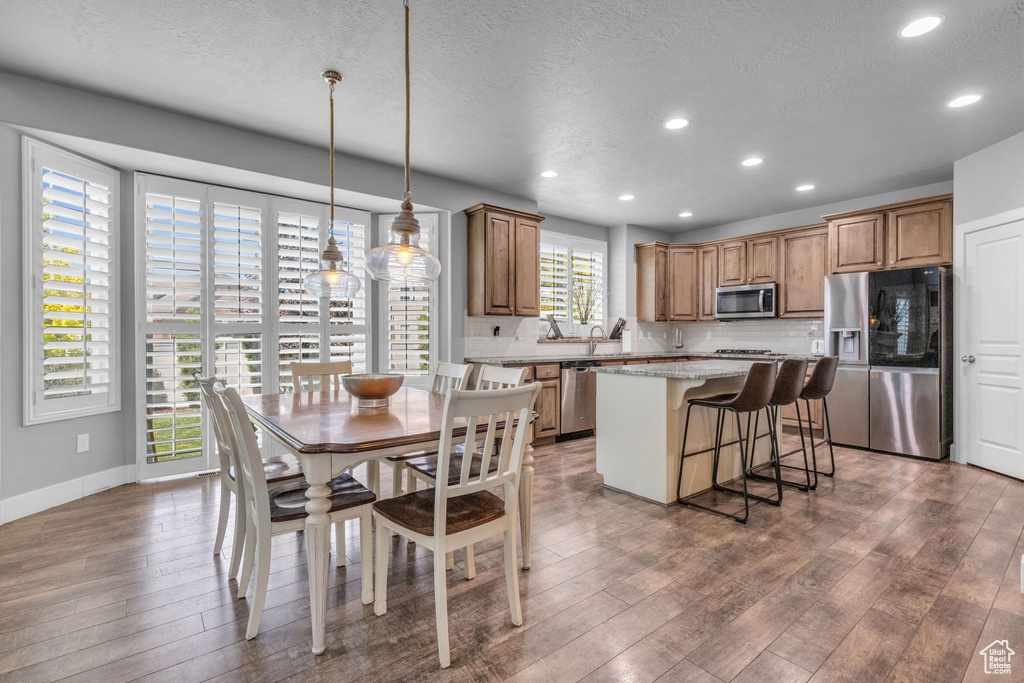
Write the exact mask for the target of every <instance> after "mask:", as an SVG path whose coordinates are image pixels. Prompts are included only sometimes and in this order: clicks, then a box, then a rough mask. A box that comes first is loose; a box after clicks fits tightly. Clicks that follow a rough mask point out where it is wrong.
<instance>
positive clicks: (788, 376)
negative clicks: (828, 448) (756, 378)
mask: <svg viewBox="0 0 1024 683" xmlns="http://www.w3.org/2000/svg"><path fill="white" fill-rule="evenodd" d="M806 376H807V361H806V360H797V359H795V358H787V359H786V360H784V361H782V366H781V367H780V368H779V374H778V376H777V377H776V378H775V390H774V391H773V392H772V397H771V399H770V400H769V401H768V406H769V408H782V407H783V406H788V405H790V404H796V423H797V428H798V429H799V431H800V450H801V451H803V454H804V467H803V472H804V476H805V478H806V483H805V484H801V483H800V482H796V481H787V480H786V479H781V480H780V482H779V483H781V484H782V485H783V486H792V487H793V488H795V489H798V490H800V491H813V490H814V489H815V488H817V486H818V475H817V472H816V470H815V469H814V468H812V467H811V464H810V463H809V462H808V461H807V443H806V441H804V427H803V420H802V419H801V417H800V397H801V395H802V393H803V390H804V378H805V377H806ZM767 413H768V435H769V436H770V437H771V442H772V448H771V458H770V460H769V462H768V463H765V464H767V465H771V464H773V463H772V461H774V460H781V457H784V456H780V455H779V450H778V441H777V438H778V425H777V424H776V421H775V411H774V410H768V411H767ZM760 436H762V435H756V433H755V437H754V438H755V439H757V438H760ZM811 438H812V440H813V434H812V435H811ZM796 452H797V451H795V450H794V451H792V452H791V453H787V454H786V455H792V454H793V453H796ZM780 464H781V462H780ZM761 467H764V465H761V466H759V467H758V469H760V468H761ZM786 467H790V468H791V469H800V468H799V467H795V466H792V465H787V466H786ZM812 474H814V481H813V482H812V481H811V475H812ZM747 477H748V478H750V479H758V480H760V481H770V482H774V481H775V479H773V478H772V477H766V476H764V475H763V474H757V472H756V471H755V468H754V467H753V466H751V468H750V470H749V471H748V472H747Z"/></svg>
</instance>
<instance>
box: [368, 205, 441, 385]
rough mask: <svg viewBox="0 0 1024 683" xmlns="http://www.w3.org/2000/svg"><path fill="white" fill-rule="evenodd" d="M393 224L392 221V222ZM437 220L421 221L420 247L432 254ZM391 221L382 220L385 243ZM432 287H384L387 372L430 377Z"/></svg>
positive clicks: (418, 285) (424, 285)
mask: <svg viewBox="0 0 1024 683" xmlns="http://www.w3.org/2000/svg"><path fill="white" fill-rule="evenodd" d="M391 220H393V217H392V218H391ZM436 223H437V218H436V216H433V215H430V214H426V215H423V216H421V217H420V247H421V248H423V249H425V250H426V251H429V252H432V253H433V252H434V250H435V244H434V243H435V241H436V240H435V235H436ZM390 224H391V221H390V220H389V221H385V220H384V219H383V218H382V220H381V233H382V237H384V238H385V239H386V235H387V230H388V229H389V227H390ZM433 289H434V286H433V285H427V284H417V285H413V284H397V283H387V290H386V294H385V297H386V300H385V302H384V303H385V306H386V311H385V324H386V329H385V334H386V348H385V358H386V362H387V371H388V372H394V373H398V374H402V375H407V376H417V375H424V376H425V375H429V374H430V358H431V344H432V341H433V340H432V338H431V330H432V326H433V324H434V321H433V320H432V318H431V317H432V300H433Z"/></svg>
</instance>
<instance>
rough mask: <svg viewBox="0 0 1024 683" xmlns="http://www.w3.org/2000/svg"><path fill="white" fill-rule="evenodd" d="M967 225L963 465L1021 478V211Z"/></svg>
mask: <svg viewBox="0 0 1024 683" xmlns="http://www.w3.org/2000/svg"><path fill="white" fill-rule="evenodd" d="M974 226H975V227H976V228H977V229H974V230H971V229H970V228H971V226H965V228H966V229H967V231H966V234H965V243H964V263H963V271H962V273H963V288H962V290H961V291H962V293H963V296H962V297H961V299H960V301H961V304H962V305H961V306H960V310H959V311H958V314H959V315H960V316H961V321H962V325H961V328H960V329H961V331H962V334H961V343H960V345H959V350H960V357H959V358H957V362H958V363H959V364H960V366H961V367H960V369H961V371H962V372H961V373H958V379H959V380H961V381H962V387H963V391H962V392H958V393H961V394H962V395H963V400H964V401H965V402H966V406H964V408H963V410H962V413H961V415H962V416H963V417H964V418H966V419H964V420H963V421H962V423H961V425H960V426H961V432H960V434H961V436H962V437H963V441H962V443H964V446H965V447H966V449H967V452H966V461H967V462H969V463H971V464H973V465H977V466H979V467H984V468H986V469H990V470H994V471H996V472H1001V473H1003V474H1007V475H1009V476H1012V477H1017V478H1019V479H1024V395H1022V389H1024V382H1022V378H1021V373H1022V372H1024V210H1022V211H1017V212H1012V213H1011V214H1009V215H1007V214H1003V216H1002V217H995V218H994V219H991V220H984V219H983V220H982V221H977V222H975V224H974ZM957 441H961V439H960V438H959V437H958V438H957ZM958 448H959V446H958Z"/></svg>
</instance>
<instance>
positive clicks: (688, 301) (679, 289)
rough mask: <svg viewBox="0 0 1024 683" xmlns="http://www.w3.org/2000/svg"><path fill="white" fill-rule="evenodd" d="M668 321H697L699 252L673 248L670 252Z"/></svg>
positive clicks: (690, 248)
mask: <svg viewBox="0 0 1024 683" xmlns="http://www.w3.org/2000/svg"><path fill="white" fill-rule="evenodd" d="M668 282H669V296H668V319H669V320H671V321H673V322H692V321H695V320H696V319H697V250H696V249H695V248H694V247H671V248H670V249H669V252H668Z"/></svg>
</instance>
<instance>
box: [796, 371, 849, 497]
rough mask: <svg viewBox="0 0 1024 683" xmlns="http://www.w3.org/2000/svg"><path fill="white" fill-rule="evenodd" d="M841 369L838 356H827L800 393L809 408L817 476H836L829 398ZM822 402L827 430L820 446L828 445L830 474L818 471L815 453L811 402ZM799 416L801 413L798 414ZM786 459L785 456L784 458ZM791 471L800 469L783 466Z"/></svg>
mask: <svg viewBox="0 0 1024 683" xmlns="http://www.w3.org/2000/svg"><path fill="white" fill-rule="evenodd" d="M837 367H839V358H837V357H836V356H825V357H824V358H821V359H820V360H818V362H817V363H815V365H814V370H812V371H811V377H810V379H808V380H807V384H805V385H804V390H803V391H802V392H801V393H800V398H802V399H803V400H804V404H805V405H806V406H807V426H808V431H809V433H810V435H811V461H812V463H813V464H814V473H815V475H819V474H820V475H822V476H825V477H834V476H835V474H836V454H835V451H834V450H833V448H832V425H831V423H830V422H829V420H828V401H827V396H828V395H829V394H830V393H831V392H832V385H833V384H834V383H835V380H836V368H837ZM818 400H820V401H821V407H822V411H823V412H824V416H825V429H824V430H823V432H824V433H823V434H822V436H823V437H825V440H824V441H819V442H818V444H817V445H818V446H824V445H826V444H827V445H828V455H829V460H830V461H831V464H832V470H831V471H830V472H822V471H820V470H818V455H817V453H816V451H815V443H814V427H813V425H812V423H811V401H818ZM797 406H798V407H797V410H798V411H799V404H797ZM797 414H798V415H799V412H798V413H797ZM795 452H796V451H793V452H792V453H787V454H786V455H792V454H793V453H795ZM783 457H785V456H783ZM783 467H787V468H790V469H800V468H799V467H794V466H793V465H783Z"/></svg>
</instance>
